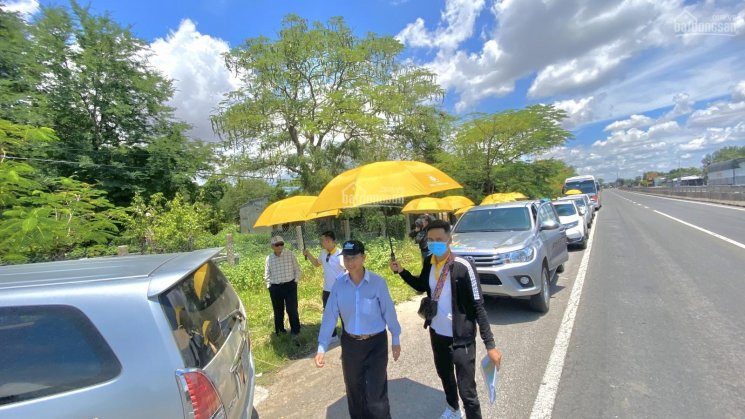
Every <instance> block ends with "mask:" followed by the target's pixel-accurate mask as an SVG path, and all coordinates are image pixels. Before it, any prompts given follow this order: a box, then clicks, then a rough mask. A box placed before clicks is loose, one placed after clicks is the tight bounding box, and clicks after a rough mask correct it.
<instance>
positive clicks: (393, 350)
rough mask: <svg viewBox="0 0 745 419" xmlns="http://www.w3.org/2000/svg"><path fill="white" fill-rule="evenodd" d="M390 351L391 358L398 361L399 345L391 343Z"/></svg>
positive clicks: (399, 354)
mask: <svg viewBox="0 0 745 419" xmlns="http://www.w3.org/2000/svg"><path fill="white" fill-rule="evenodd" d="M391 353H392V354H393V360H394V361H398V357H400V356H401V345H391Z"/></svg>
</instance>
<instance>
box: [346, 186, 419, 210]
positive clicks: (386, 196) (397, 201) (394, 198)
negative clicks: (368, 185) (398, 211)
mask: <svg viewBox="0 0 745 419" xmlns="http://www.w3.org/2000/svg"><path fill="white" fill-rule="evenodd" d="M404 191H405V190H404V188H401V187H400V186H384V187H382V188H376V191H375V192H368V191H367V190H366V189H365V188H364V187H362V186H360V185H358V184H355V183H352V184H350V185H348V186H347V187H345V188H344V189H342V191H341V201H342V204H343V205H344V206H345V207H347V208H349V207H358V206H362V205H370V204H375V205H393V206H401V205H403V203H404V198H403V195H404Z"/></svg>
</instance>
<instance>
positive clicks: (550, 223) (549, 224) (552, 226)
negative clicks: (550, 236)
mask: <svg viewBox="0 0 745 419" xmlns="http://www.w3.org/2000/svg"><path fill="white" fill-rule="evenodd" d="M557 228H559V223H557V222H556V221H554V220H547V221H544V222H543V223H541V227H540V229H541V230H556V229H557Z"/></svg>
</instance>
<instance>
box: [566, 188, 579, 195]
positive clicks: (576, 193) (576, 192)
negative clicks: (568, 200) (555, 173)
mask: <svg viewBox="0 0 745 419" xmlns="http://www.w3.org/2000/svg"><path fill="white" fill-rule="evenodd" d="M581 193H582V191H580V190H579V189H570V190H568V191H566V194H567V195H580V194H581Z"/></svg>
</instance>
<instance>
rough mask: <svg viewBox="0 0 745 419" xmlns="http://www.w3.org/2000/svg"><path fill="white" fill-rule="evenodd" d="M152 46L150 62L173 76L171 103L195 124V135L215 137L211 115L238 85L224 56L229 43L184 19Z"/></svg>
mask: <svg viewBox="0 0 745 419" xmlns="http://www.w3.org/2000/svg"><path fill="white" fill-rule="evenodd" d="M150 49H151V50H152V52H153V55H152V56H151V57H150V64H151V65H152V66H154V67H155V68H156V69H158V70H160V71H161V72H162V73H163V74H164V75H165V76H167V77H168V78H170V79H172V80H173V83H174V87H175V89H176V92H175V93H174V95H173V98H172V99H171V103H170V105H171V106H173V107H174V108H175V115H176V117H177V118H179V119H181V120H184V121H186V122H188V123H189V124H191V125H192V131H191V133H190V134H191V135H192V136H193V137H195V138H198V139H202V140H206V141H213V140H215V139H216V136H215V135H214V133H213V132H212V127H211V124H210V120H209V116H210V114H211V113H212V112H213V111H214V109H215V107H216V106H217V104H218V103H219V102H220V100H222V99H223V95H224V94H225V93H227V92H229V91H231V90H234V89H236V88H237V86H238V79H237V78H236V77H235V75H234V74H231V73H230V72H229V71H228V69H227V68H226V67H225V62H224V59H223V57H222V54H223V53H225V52H227V51H228V50H229V46H228V43H227V42H225V41H224V40H222V39H219V38H214V37H212V36H209V35H205V34H202V33H200V32H199V31H198V30H197V28H196V25H195V24H194V22H192V21H191V20H189V19H184V20H182V21H181V24H180V25H179V27H178V29H177V30H176V31H175V32H174V31H171V32H170V33H169V34H168V36H167V37H166V38H165V39H163V38H158V39H156V40H155V41H153V43H152V44H150Z"/></svg>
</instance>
